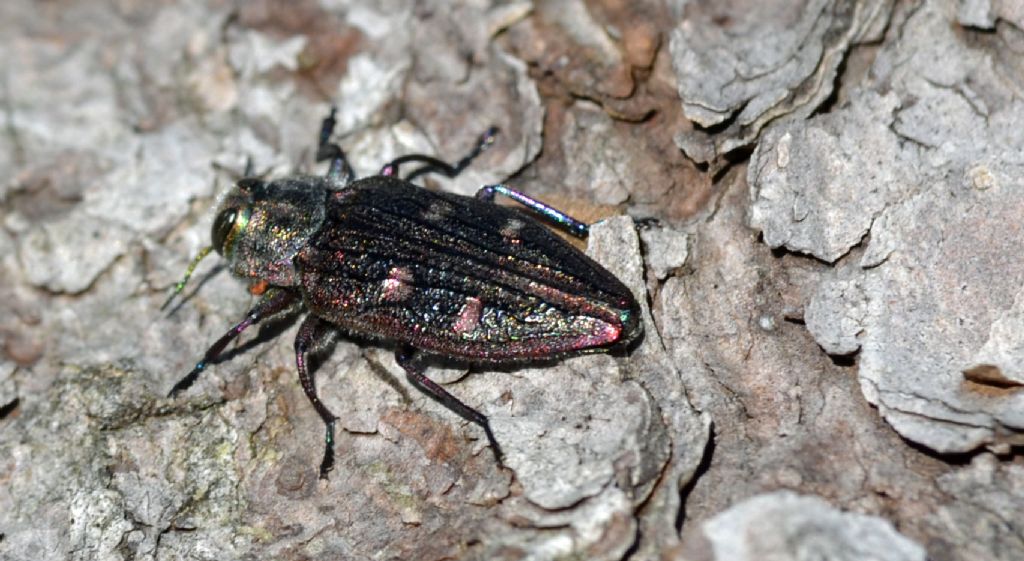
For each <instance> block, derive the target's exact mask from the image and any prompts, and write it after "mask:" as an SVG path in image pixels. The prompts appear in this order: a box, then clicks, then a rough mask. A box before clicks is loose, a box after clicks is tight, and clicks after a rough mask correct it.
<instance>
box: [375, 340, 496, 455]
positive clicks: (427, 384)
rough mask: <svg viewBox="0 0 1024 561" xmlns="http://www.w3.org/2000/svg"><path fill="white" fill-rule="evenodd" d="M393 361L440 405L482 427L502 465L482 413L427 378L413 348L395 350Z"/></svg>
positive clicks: (413, 382)
mask: <svg viewBox="0 0 1024 561" xmlns="http://www.w3.org/2000/svg"><path fill="white" fill-rule="evenodd" d="M395 361H396V362H398V365H399V366H401V367H402V368H403V369H404V370H405V375H406V376H407V377H408V378H409V381H410V382H411V383H412V385H414V386H416V387H417V388H418V389H419V390H420V391H422V392H423V393H425V394H427V395H429V396H430V397H432V398H434V399H436V400H437V401H439V402H441V404H442V405H444V406H445V407H447V408H448V409H450V410H452V411H453V412H455V414H457V415H458V416H460V417H462V418H463V419H465V420H467V421H470V422H472V423H476V424H477V425H479V426H480V428H482V429H484V434H485V435H487V442H488V443H489V444H490V445H491V449H492V450H494V457H495V459H497V461H498V465H499V466H500V465H502V452H501V446H499V445H498V441H497V440H496V439H495V438H494V433H493V432H491V423H490V421H488V420H487V417H486V416H485V415H484V414H483V413H481V412H479V411H477V410H476V409H473V408H472V407H470V406H468V405H466V404H465V403H462V402H461V401H459V398H457V397H455V396H454V395H452V394H450V393H448V390H446V389H444V388H443V387H441V386H440V385H439V384H438V383H437V382H435V381H433V380H431V379H430V378H427V376H426V375H424V374H423V365H422V364H421V362H420V359H419V355H417V354H416V351H415V349H412V348H409V347H404V348H400V349H399V350H398V351H397V352H395Z"/></svg>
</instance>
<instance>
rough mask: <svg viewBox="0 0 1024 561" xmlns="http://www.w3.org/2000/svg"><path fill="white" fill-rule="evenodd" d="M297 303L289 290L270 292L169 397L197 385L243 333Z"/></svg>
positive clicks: (212, 346) (221, 339) (210, 349)
mask: <svg viewBox="0 0 1024 561" xmlns="http://www.w3.org/2000/svg"><path fill="white" fill-rule="evenodd" d="M296 301H298V295H297V294H296V293H294V292H291V291H289V290H281V289H271V290H268V291H267V292H266V294H264V296H263V298H261V299H260V301H259V302H258V303H257V304H256V306H254V307H253V309H252V310H249V313H248V314H246V315H245V319H243V320H242V321H240V322H238V323H237V324H235V326H234V327H232V328H231V329H229V330H228V332H227V333H225V334H224V335H221V337H220V339H217V341H216V342H215V343H214V344H213V345H210V348H209V349H207V351H206V353H205V354H204V355H203V358H202V360H200V361H199V362H197V363H196V365H195V366H194V367H193V368H192V370H191V371H190V372H189V373H188V374H186V375H185V377H184V378H182V379H181V380H178V383H177V384H174V387H173V388H171V392H170V393H169V394H168V397H174V396H175V395H177V394H179V393H181V392H182V391H184V390H186V389H188V387H189V386H191V385H192V384H193V383H195V381H196V378H198V377H199V374H200V373H201V372H202V371H203V370H206V367H207V366H208V365H209V364H210V363H211V362H212V361H214V360H216V359H217V357H218V356H220V353H222V352H224V348H225V347H227V346H228V343H230V342H231V341H233V340H234V339H235V338H236V337H238V336H239V335H241V334H242V332H243V331H245V330H246V329H248V328H249V327H250V326H252V325H255V324H257V323H259V322H260V321H262V320H264V319H266V318H268V317H270V316H274V315H277V314H279V313H282V312H286V311H288V310H290V309H291V308H292V305H293V304H295V303H296Z"/></svg>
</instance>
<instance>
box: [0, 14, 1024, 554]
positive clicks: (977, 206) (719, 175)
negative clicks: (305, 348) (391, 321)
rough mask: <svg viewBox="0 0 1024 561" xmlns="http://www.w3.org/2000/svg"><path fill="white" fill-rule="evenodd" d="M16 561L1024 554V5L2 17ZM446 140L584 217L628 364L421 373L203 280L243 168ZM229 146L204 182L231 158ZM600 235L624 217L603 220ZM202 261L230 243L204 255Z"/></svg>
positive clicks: (477, 177)
mask: <svg viewBox="0 0 1024 561" xmlns="http://www.w3.org/2000/svg"><path fill="white" fill-rule="evenodd" d="M0 60H3V61H4V66H3V68H2V70H0V118H2V120H3V128H2V132H0V171H3V172H4V173H2V174H0V177H3V178H4V180H3V182H0V218H2V222H0V275H2V278H3V279H4V281H3V283H0V340H2V351H3V353H2V357H0V358H2V362H0V482H2V483H3V484H2V485H0V558H3V559H12V560H26V561H27V560H32V561H41V560H50V559H53V560H57V559H97V560H104V561H106V560H122V559H153V560H156V559H161V560H162V559H242V558H244V559H417V560H434V559H488V560H503V559H507V560H518V559H536V560H543V559H588V560H620V559H630V560H650V561H668V560H679V561H682V560H687V561H704V560H709V561H710V560H716V561H736V560H745V559H750V560H763V559H773V560H775V559H777V560H787V559H793V560H796V559H810V558H813V559H819V558H820V559H843V560H845V559H849V560H851V561H852V560H859V559H869V558H873V559H880V560H882V559H884V560H887V561H888V560H901V561H902V560H908V561H910V560H914V561H918V560H924V559H930V560H932V561H960V560H963V561H968V560H975V559H986V560H997V561H1003V560H1005V561H1010V560H1019V559H1024V529H1022V522H1021V521H1022V520H1024V462H1022V460H1021V457H1020V455H1019V451H1020V448H1019V446H1020V445H1021V443H1022V442H1024V367H1022V361H1024V325H1022V321H1024V319H1022V318H1024V289H1022V288H1021V287H1022V286H1024V261H1022V260H1021V259H1020V257H1019V253H1020V248H1021V247H1022V246H1024V227H1022V226H1021V224H1022V222H1024V220H1022V217H1024V8H1022V7H1021V4H1020V2H1016V1H1011V0H1002V1H999V0H963V1H959V2H958V1H956V0H917V1H912V0H805V1H802V2H793V1H791V0H771V1H763V0H730V1H727V2H720V1H711V0H701V1H694V0H689V1H688V0H668V1H667V2H658V1H654V0H645V1H641V2H622V1H615V0H604V1H593V2H584V1H583V0H548V1H538V2H532V3H531V2H497V1H495V0H478V1H463V0H426V1H423V2H400V1H387V2H383V3H382V2H377V1H369V0H351V1H348V0H300V1H298V2H285V1H276V0H256V1H251V2H249V1H246V2H241V1H237V2H236V1H231V0H220V1H212V2H201V1H198V0H193V1H177V2H172V1H168V2H136V1H131V0H128V1H113V0H86V1H78V2H73V1H69V0H68V1H65V0H56V1H50V2H36V1H32V0H8V1H5V2H3V3H2V5H0ZM331 104H335V105H337V106H338V121H339V126H338V131H337V138H338V139H339V141H340V143H341V144H342V146H343V147H344V148H345V149H346V150H347V152H348V153H349V155H350V159H351V161H352V163H353V164H354V166H355V167H356V169H357V171H358V172H359V173H360V174H361V175H365V174H369V173H373V172H374V171H375V170H376V169H379V166H380V165H381V164H382V163H383V162H385V161H387V160H389V159H391V158H394V157H396V156H398V155H401V154H405V153H411V152H426V153H431V154H438V155H440V156H441V157H443V158H446V159H455V158H457V157H458V156H460V155H462V154H463V153H464V152H465V151H466V150H467V149H468V148H469V147H470V146H471V145H472V143H473V141H474V139H475V138H476V137H477V136H478V135H479V134H480V132H481V131H483V130H484V129H485V128H486V127H488V126H490V125H497V126H499V127H500V128H501V130H502V133H501V136H500V137H499V140H498V142H497V143H496V144H495V145H494V146H493V147H492V148H491V149H490V150H489V151H487V152H486V153H485V154H484V155H483V156H482V157H481V158H479V159H478V160H477V161H476V162H474V164H473V165H472V166H471V167H470V168H469V169H468V170H467V171H466V172H465V173H463V174H462V175H460V176H459V177H458V178H456V179H455V180H451V181H449V180H444V179H434V178H431V179H429V183H431V186H432V187H435V188H442V189H447V190H451V191H455V192H460V193H464V194H471V193H473V192H474V191H475V189H476V188H478V187H479V186H480V185H483V184H486V183H495V182H499V181H507V182H508V183H510V184H511V185H513V186H515V187H516V188H518V189H521V190H523V191H526V192H527V193H530V194H533V195H536V196H538V197H539V198H541V199H543V200H545V201H547V202H549V203H551V204H553V205H554V206H557V207H560V208H564V209H565V210H567V211H569V212H570V213H571V214H574V215H577V216H578V217H580V218H582V219H584V220H587V221H599V220H601V222H599V223H598V224H597V225H595V226H594V228H593V229H592V232H591V237H590V239H589V247H588V251H589V252H590V254H591V255H593V256H594V257H595V258H596V259H597V260H599V261H600V262H602V263H603V264H605V266H606V267H608V268H609V269H610V270H612V271H613V272H615V273H616V274H617V275H618V276H619V278H621V279H622V280H623V281H624V282H625V283H626V284H627V285H628V286H629V287H630V288H631V289H632V290H633V291H634V292H635V294H636V295H637V296H638V298H639V300H640V301H641V302H643V303H644V324H645V328H646V336H645V338H644V340H643V341H642V343H641V344H640V345H639V346H638V347H637V348H635V349H633V350H632V352H630V353H628V354H622V355H613V356H608V355H596V356H588V357H581V358H575V359H569V360H564V361H560V362H553V363H540V364H530V365H525V366H523V367H518V368H505V369H500V370H499V371H495V370H488V369H486V368H473V369H471V370H467V369H466V368H440V367H438V368H431V369H430V370H429V371H428V374H429V375H430V376H431V377H432V378H434V379H436V380H438V381H440V382H442V383H445V384H446V385H447V387H448V389H449V390H450V391H451V392H452V393H454V394H455V395H457V396H459V397H460V398H461V399H463V400H464V401H466V402H467V403H468V404H470V405H471V406H473V407H475V408H478V409H479V410H480V411H482V412H483V413H485V414H486V415H488V416H489V417H490V418H491V421H492V424H493V428H494V432H495V434H496V436H497V438H498V440H499V441H500V442H501V443H502V446H503V448H504V450H505V453H506V455H507V458H506V467H504V468H502V467H499V466H498V465H496V463H495V461H494V457H493V455H492V454H491V453H490V451H489V450H488V448H487V447H486V445H485V442H486V441H485V440H484V439H483V435H482V434H481V433H480V431H479V430H478V428H477V427H476V426H474V425H469V424H467V423H465V422H462V421H461V420H460V419H459V418H458V417H456V416H455V415H454V414H452V413H451V412H450V411H448V410H447V409H445V408H444V407H443V406H441V405H439V404H437V403H435V402H433V401H431V400H430V399H428V398H426V397H424V396H423V395H421V394H420V393H419V392H418V391H416V390H415V389H414V388H412V387H411V386H409V385H408V384H407V383H406V381H405V377H404V373H403V371H402V369H401V368H400V367H398V366H397V364H395V362H394V359H393V357H392V355H393V349H389V348H387V347H376V346H373V345H367V344H362V343H358V342H353V341H349V340H346V339H344V338H342V339H340V340H339V342H338V343H337V344H336V345H335V346H334V348H333V349H332V352H331V353H330V354H329V355H327V358H326V359H325V360H324V362H323V364H321V365H320V368H319V370H318V378H317V381H318V387H319V389H320V393H321V395H322V397H323V399H324V401H325V402H326V403H327V405H328V406H329V407H330V408H331V409H332V410H333V411H334V412H335V413H337V414H338V415H339V416H340V417H341V419H340V421H339V433H338V437H337V441H336V444H335V451H336V454H337V457H338V467H337V469H336V470H335V471H334V472H333V474H332V477H331V479H330V480H329V481H326V482H324V481H320V480H318V479H317V465H318V462H319V459H320V454H321V442H322V434H323V433H322V430H323V429H322V424H321V423H320V420H319V418H318V417H317V415H316V413H315V412H314V411H313V409H312V407H311V406H310V405H309V403H308V402H307V400H306V398H305V396H304V394H303V392H302V390H301V388H300V387H299V385H298V383H297V380H296V376H295V368H294V358H293V353H292V345H291V344H290V343H291V340H292V339H293V338H294V336H295V329H296V327H295V326H294V325H277V326H271V327H270V328H267V329H263V330H261V331H260V332H259V333H252V334H248V335H247V336H246V337H243V339H242V342H241V343H240V344H239V345H238V346H237V347H236V348H235V350H232V351H231V352H230V353H229V355H230V358H231V360H227V361H224V362H221V363H219V364H218V365H217V366H216V367H214V368H211V369H209V370H208V371H207V372H205V373H204V374H203V376H202V377H201V378H200V380H199V382H198V383H197V384H196V385H195V386H194V387H193V388H192V389H190V390H189V391H188V392H186V393H185V394H183V395H182V396H179V397H178V398H175V399H168V398H165V397H164V396H165V395H166V394H167V391H168V390H169V389H170V387H171V386H172V385H173V383H174V382H175V381H176V380H177V379H179V378H180V377H181V376H182V375H183V374H184V373H185V372H186V371H187V370H188V369H189V368H190V367H191V365H192V364H193V363H194V361H195V360H196V359H197V358H198V357H199V356H200V355H201V354H202V352H203V351H204V350H205V348H206V347H207V346H208V345H209V344H210V343H211V342H212V341H213V340H214V339H216V337H218V336H219V335H220V334H221V333H223V332H224V330H225V329H226V328H227V327H228V326H229V325H231V324H232V323H233V322H234V321H237V319H238V318H240V317H241V316H242V314H244V313H245V310H246V309H247V308H248V307H249V306H251V305H252V303H253V302H254V298H253V297H252V296H251V295H250V294H249V293H248V292H247V291H246V288H245V286H244V285H242V284H241V283H239V282H238V281H236V280H235V279H232V278H231V277H230V276H229V275H227V274H224V271H222V270H220V269H219V267H218V266H217V265H216V264H213V263H204V264H203V265H202V266H201V267H200V269H199V270H198V272H197V275H196V278H195V279H194V280H193V283H192V286H191V287H190V288H189V289H188V290H187V291H186V298H185V299H184V300H183V301H182V302H180V303H179V304H177V305H176V306H174V307H172V309H171V310H170V311H169V312H161V311H160V310H159V307H160V304H161V303H162V302H163V300H164V299H165V298H166V296H167V293H168V290H169V287H170V286H171V285H172V284H173V283H174V282H175V281H177V280H178V278H179V277H180V275H181V273H182V272H183V271H184V269H185V267H186V265H187V263H188V260H189V259H190V257H191V256H192V255H193V254H195V253H196V252H197V251H198V250H199V248H201V247H202V246H204V245H206V244H207V243H209V241H208V238H209V230H210V223H211V221H212V218H213V217H212V210H211V209H212V208H213V207H214V206H215V205H216V201H217V197H218V195H220V194H222V193H223V192H225V191H226V190H227V189H228V188H229V186H230V184H231V183H232V182H233V180H234V176H235V175H237V173H239V172H240V171H241V170H242V169H243V168H244V167H245V162H246V160H247V159H248V158H251V159H252V161H253V163H254V164H255V169H256V170H257V171H258V172H259V173H263V172H266V173H267V174H269V175H271V176H280V175H286V174H289V173H293V172H294V171H296V170H309V171H313V170H316V171H317V172H319V171H322V170H321V169H320V168H316V167H314V164H313V163H312V152H313V150H314V149H315V143H316V133H317V131H318V127H319V121H320V119H321V118H322V117H323V116H324V114H325V113H326V111H327V108H328V107H329V106H330V105H331ZM213 164H215V165H213ZM602 219H603V220H602ZM211 261H215V260H211Z"/></svg>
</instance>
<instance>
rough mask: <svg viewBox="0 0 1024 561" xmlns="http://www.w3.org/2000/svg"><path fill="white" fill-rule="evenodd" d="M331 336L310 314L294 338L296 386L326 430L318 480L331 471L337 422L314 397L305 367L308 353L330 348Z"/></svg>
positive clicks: (307, 367)
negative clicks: (303, 394) (297, 377)
mask: <svg viewBox="0 0 1024 561" xmlns="http://www.w3.org/2000/svg"><path fill="white" fill-rule="evenodd" d="M333 334H334V332H333V330H331V329H330V326H329V324H327V323H326V322H324V321H323V320H321V319H320V318H318V317H316V316H314V315H313V314H309V315H308V316H306V318H305V319H304V320H302V325H301V326H299V333H298V335H296V336H295V366H296V367H297V368H298V371H299V382H300V383H301V384H302V390H303V391H304V392H305V393H306V397H307V398H308V399H309V402H310V403H312V404H313V409H316V412H317V414H318V415H320V418H321V419H322V420H323V422H324V426H325V427H326V428H325V432H324V458H323V460H322V461H321V462H320V479H327V474H328V473H329V472H330V471H331V470H332V469H334V422H335V421H337V420H338V417H337V416H335V415H334V414H333V413H331V411H330V409H328V408H327V406H326V405H324V403H323V402H322V401H320V396H319V395H317V393H316V384H315V382H314V380H313V374H312V373H311V372H310V371H309V366H308V365H307V359H308V358H309V355H310V354H311V353H316V352H318V351H319V350H321V349H323V348H324V346H326V345H327V344H329V343H330V340H331V338H332V336H333Z"/></svg>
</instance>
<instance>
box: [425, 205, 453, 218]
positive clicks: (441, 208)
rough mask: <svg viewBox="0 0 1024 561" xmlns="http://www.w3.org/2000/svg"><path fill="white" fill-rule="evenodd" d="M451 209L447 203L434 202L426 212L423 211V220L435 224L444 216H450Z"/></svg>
mask: <svg viewBox="0 0 1024 561" xmlns="http://www.w3.org/2000/svg"><path fill="white" fill-rule="evenodd" d="M451 212H452V209H451V207H449V206H448V203H445V202H443V201H434V202H432V203H430V206H428V207H427V210H424V211H423V219H424V220H426V221H428V222H436V221H438V220H440V219H442V218H444V217H445V216H448V215H449V214H451Z"/></svg>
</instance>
